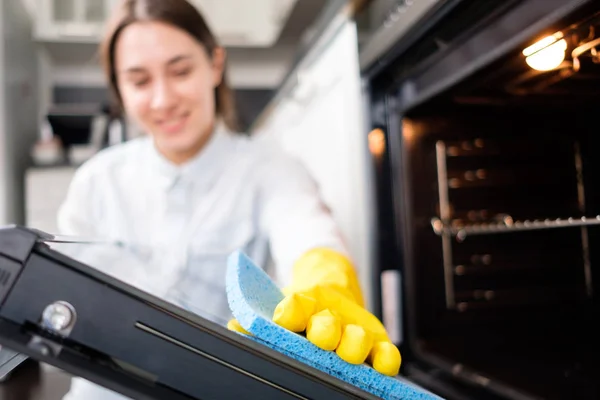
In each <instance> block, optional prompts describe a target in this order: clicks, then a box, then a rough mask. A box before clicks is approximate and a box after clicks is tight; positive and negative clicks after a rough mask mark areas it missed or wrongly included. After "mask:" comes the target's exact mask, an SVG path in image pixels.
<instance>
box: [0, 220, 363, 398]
mask: <svg viewBox="0 0 600 400" xmlns="http://www.w3.org/2000/svg"><path fill="white" fill-rule="evenodd" d="M71 244H73V245H75V246H76V247H75V248H71V249H70V250H67V249H68V248H69V246H70V245H71ZM59 249H60V251H59ZM133 254H134V253H133V252H132V251H131V249H128V248H127V247H123V245H122V244H119V243H114V244H111V243H104V242H101V241H96V240H93V239H82V240H81V241H71V239H70V238H66V239H65V238H62V237H56V236H52V235H48V234H46V233H44V232H40V231H37V230H33V229H26V228H21V227H5V228H1V229H0V345H2V346H6V347H7V348H9V349H11V350H13V351H16V352H18V353H20V354H21V355H24V356H28V357H31V358H32V359H34V360H37V361H41V362H45V363H48V364H51V365H53V366H55V367H58V368H60V369H63V370H64V371H66V372H68V373H70V374H72V375H76V376H81V377H83V378H85V379H88V380H90V381H92V382H94V383H96V384H99V385H101V386H104V387H106V388H109V389H111V390H113V391H116V392H118V393H121V394H123V395H125V396H127V397H130V398H134V399H169V400H171V399H173V400H174V399H209V398H210V399H214V398H223V399H229V398H246V397H247V396H248V395H249V394H250V396H251V397H252V398H260V399H288V398H289V399H308V398H327V399H375V396H373V395H371V394H369V393H367V392H364V391H362V390H360V389H358V388H357V387H356V386H354V385H350V384H348V383H345V382H343V381H341V380H339V379H337V378H334V377H333V376H331V375H329V374H326V373H323V372H320V371H318V370H317V369H315V368H312V367H309V366H308V364H306V363H304V362H300V361H297V360H294V359H292V358H290V357H287V356H285V355H283V354H282V353H280V352H279V351H276V350H273V349H271V348H269V347H267V346H265V345H264V344H262V343H261V342H260V341H259V340H253V339H251V338H248V337H246V336H244V335H240V334H238V333H236V332H233V331H230V330H228V329H227V327H226V326H224V324H225V323H224V322H222V321H218V320H217V319H213V318H210V317H209V316H207V317H205V316H201V315H198V314H193V313H190V312H187V311H185V310H183V309H181V308H179V307H177V306H175V305H173V304H171V303H168V302H165V301H162V300H160V299H158V298H155V297H153V296H151V295H148V294H147V293H146V292H143V291H141V290H140V289H138V288H137V287H134V286H131V285H130V284H127V283H125V282H124V281H121V280H117V279H115V278H114V277H113V276H111V275H109V274H105V273H101V272H99V270H98V269H97V268H95V267H93V266H92V265H90V264H87V263H83V262H81V261H82V260H88V261H86V262H88V263H89V262H90V261H91V260H96V263H100V262H102V263H104V264H105V265H104V268H103V270H109V269H110V267H109V265H108V264H110V265H111V266H113V265H112V264H113V263H118V262H119V260H121V261H124V264H123V265H122V264H119V265H121V266H122V267H124V266H127V267H130V266H131V265H132V264H131V263H130V261H131V260H132V258H131V257H132V256H133ZM119 255H122V257H119ZM96 265H97V264H96Z"/></svg>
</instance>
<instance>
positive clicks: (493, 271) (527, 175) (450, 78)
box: [362, 0, 600, 400]
mask: <svg viewBox="0 0 600 400" xmlns="http://www.w3.org/2000/svg"><path fill="white" fill-rule="evenodd" d="M411 3H412V2H411ZM370 59H374V61H372V62H369V63H367V65H365V67H364V68H363V71H362V73H363V77H364V80H365V86H366V87H367V90H366V94H367V96H368V98H369V105H368V108H367V110H368V113H369V115H370V121H371V129H372V131H371V133H370V134H369V143H370V144H373V146H372V148H371V151H372V154H373V160H374V162H375V164H376V167H377V168H376V171H377V174H376V175H377V182H376V183H377V194H378V222H379V224H378V226H379V238H380V239H379V262H378V263H379V269H380V273H382V274H385V273H388V272H390V271H398V272H399V273H400V275H401V276H402V279H401V286H400V290H399V291H398V292H397V293H396V296H395V298H393V299H392V300H393V301H392V302H395V303H396V304H397V305H398V304H399V305H401V306H400V307H399V309H400V310H401V311H399V312H398V314H399V315H398V319H399V320H400V321H401V322H402V330H403V335H402V337H403V339H402V340H401V343H399V344H400V346H401V348H402V353H403V359H404V364H403V365H404V369H403V372H404V373H405V374H407V375H408V376H409V377H410V378H412V379H414V380H415V381H417V382H419V383H420V384H422V385H423V386H425V387H427V388H429V389H431V390H432V391H434V392H436V393H438V394H440V395H442V396H444V397H446V398H448V399H457V400H458V399H512V400H514V399H522V400H525V399H528V400H530V399H598V398H600V379H598V377H599V376H600V368H599V367H598V363H597V360H596V357H595V356H596V355H597V354H600V352H599V346H598V343H599V340H598V337H600V336H599V335H598V333H599V332H598V329H597V328H596V327H595V326H596V324H595V323H594V322H596V320H597V319H598V317H599V316H600V312H599V308H598V292H599V290H600V288H599V283H598V282H599V280H598V276H599V271H600V270H599V264H600V251H599V250H598V249H599V247H598V246H597V244H598V243H599V242H598V241H599V240H600V226H599V225H600V158H599V157H598V156H597V154H596V153H597V149H598V146H599V145H600V135H598V124H597V119H596V118H597V114H598V110H599V109H600V108H599V105H600V2H599V1H586V0H523V1H451V0H448V1H445V2H442V4H441V5H439V6H438V7H437V8H436V10H435V13H433V14H432V15H429V16H428V18H427V20H426V21H424V22H423V23H419V24H416V25H415V26H414V27H413V28H412V29H410V30H409V31H407V32H406V33H405V34H404V35H403V36H402V37H401V38H399V39H398V40H397V42H396V43H395V44H394V45H393V46H392V47H391V48H390V49H388V50H386V51H382V52H381V53H380V54H379V55H378V57H376V58H374V57H373V56H372V55H370ZM375 144H376V145H375ZM389 301H390V298H389V296H388V297H387V298H386V299H385V300H384V301H382V307H383V309H384V314H385V309H386V302H388V303H389Z"/></svg>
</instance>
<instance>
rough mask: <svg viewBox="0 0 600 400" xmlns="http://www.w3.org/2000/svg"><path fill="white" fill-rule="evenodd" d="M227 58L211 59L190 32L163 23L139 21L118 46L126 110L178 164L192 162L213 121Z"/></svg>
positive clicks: (118, 70)
mask: <svg viewBox="0 0 600 400" xmlns="http://www.w3.org/2000/svg"><path fill="white" fill-rule="evenodd" d="M224 58H225V54H224V51H223V49H220V48H219V49H217V50H215V51H214V54H212V57H209V55H208V53H207V52H206V50H205V48H204V46H202V44H200V43H199V42H198V41H197V40H195V39H194V38H193V37H192V36H191V35H189V34H188V33H187V32H185V31H183V30H181V29H179V28H177V27H174V26H172V25H169V24H166V23H162V22H136V23H133V24H131V25H129V26H128V27H126V28H125V29H124V30H123V31H122V32H121V34H120V36H119V39H118V40H117V43H116V45H115V71H116V74H117V82H118V87H119V91H120V94H121V98H122V101H123V105H124V108H125V111H126V112H127V114H128V115H129V116H131V117H132V118H133V119H134V120H135V121H136V122H137V123H138V124H139V125H140V126H141V127H142V128H143V129H144V130H145V131H146V132H148V133H149V134H151V135H152V136H153V137H154V139H155V143H156V145H157V148H158V150H159V151H160V152H161V153H162V154H163V155H164V156H165V157H167V158H168V159H170V160H171V161H173V162H175V163H182V162H185V161H186V160H188V159H189V158H191V157H193V156H194V155H195V154H196V153H197V152H198V151H199V150H200V149H201V148H202V147H203V146H204V144H205V143H206V142H207V140H208V139H209V138H210V135H211V133H212V130H213V127H214V122H215V95H214V93H215V88H216V87H217V86H218V85H219V83H220V82H221V78H222V70H223V62H224Z"/></svg>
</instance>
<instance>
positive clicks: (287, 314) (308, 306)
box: [273, 293, 317, 333]
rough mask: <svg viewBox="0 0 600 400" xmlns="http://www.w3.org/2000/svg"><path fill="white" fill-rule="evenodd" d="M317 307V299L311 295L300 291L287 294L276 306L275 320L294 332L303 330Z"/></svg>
mask: <svg viewBox="0 0 600 400" xmlns="http://www.w3.org/2000/svg"><path fill="white" fill-rule="evenodd" d="M316 307H317V302H316V300H315V299H314V298H311V297H309V296H306V295H303V294H298V293H296V294H292V295H289V296H286V297H284V299H283V300H282V301H280V302H279V304H277V306H276V307H275V311H274V312H273V322H275V323H276V324H277V325H279V326H281V327H283V328H285V329H288V330H290V331H292V332H296V333H300V332H303V331H304V330H305V329H306V326H307V325H308V320H309V318H310V317H311V316H312V315H313V314H314V312H315V310H316Z"/></svg>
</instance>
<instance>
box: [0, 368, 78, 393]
mask: <svg viewBox="0 0 600 400" xmlns="http://www.w3.org/2000/svg"><path fill="white" fill-rule="evenodd" d="M70 385H71V377H70V375H68V374H66V373H65V372H63V371H61V370H59V369H56V368H54V367H51V366H49V365H46V364H39V363H37V362H34V361H26V362H25V363H24V364H22V365H20V366H19V367H18V368H17V369H16V370H15V371H14V372H13V374H12V375H11V376H10V377H9V378H8V379H7V380H6V381H5V382H2V383H0V400H61V399H62V398H63V396H64V395H65V394H66V393H67V392H68V391H69V387H70Z"/></svg>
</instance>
